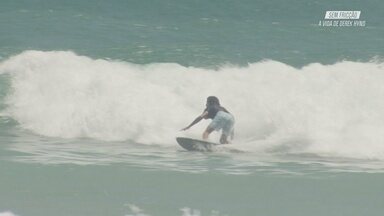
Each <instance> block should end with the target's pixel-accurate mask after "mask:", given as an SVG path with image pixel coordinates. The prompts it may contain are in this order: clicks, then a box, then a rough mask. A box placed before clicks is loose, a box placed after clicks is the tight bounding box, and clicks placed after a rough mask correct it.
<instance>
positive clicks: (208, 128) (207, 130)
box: [203, 127, 213, 140]
mask: <svg viewBox="0 0 384 216" xmlns="http://www.w3.org/2000/svg"><path fill="white" fill-rule="evenodd" d="M212 131H213V129H212V128H210V127H207V129H205V131H204V133H203V139H204V140H206V139H208V136H209V134H210V133H212Z"/></svg>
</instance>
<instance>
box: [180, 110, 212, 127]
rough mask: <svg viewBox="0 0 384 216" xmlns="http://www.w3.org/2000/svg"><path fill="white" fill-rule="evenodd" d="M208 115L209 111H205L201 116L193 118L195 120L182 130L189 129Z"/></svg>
mask: <svg viewBox="0 0 384 216" xmlns="http://www.w3.org/2000/svg"><path fill="white" fill-rule="evenodd" d="M207 115H208V112H207V111H205V112H204V113H203V114H201V115H200V116H198V117H197V118H196V119H195V120H193V122H192V123H191V124H189V125H188V126H187V127H185V128H183V129H181V130H188V129H189V128H191V127H192V126H193V125H195V124H197V123H198V122H200V121H201V119H203V118H205V117H206V116H207Z"/></svg>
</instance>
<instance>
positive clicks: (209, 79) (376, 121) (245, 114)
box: [0, 51, 384, 159]
mask: <svg viewBox="0 0 384 216" xmlns="http://www.w3.org/2000/svg"><path fill="white" fill-rule="evenodd" d="M383 66H384V65H383V63H380V62H365V63H364V62H350V61H343V62H338V63H335V64H333V65H322V64H319V63H313V64H309V65H307V66H305V67H303V68H294V67H291V66H289V65H286V64H284V63H281V62H277V61H272V60H268V61H263V62H257V63H252V64H250V65H248V66H247V67H236V66H223V67H221V68H219V69H217V70H211V69H205V68H194V67H184V66H181V65H178V64H173V63H156V64H148V65H135V64H131V63H128V62H120V61H111V60H102V59H96V60H95V59H91V58H89V57H86V56H79V55H77V54H75V53H73V52H67V51H50V52H43V51H25V52H23V53H21V54H18V55H16V56H14V57H11V58H9V59H7V60H5V61H3V62H2V63H1V64H0V73H1V74H4V73H7V74H9V76H10V82H11V90H10V91H9V93H8V95H7V97H6V102H5V103H6V105H7V110H6V112H7V113H9V115H10V116H11V117H12V118H13V119H15V120H16V121H17V122H18V123H19V124H20V126H21V127H22V128H25V129H28V130H31V131H33V132H34V133H37V134H40V135H44V136H51V137H62V138H80V137H88V138H93V139H99V140H117V141H118V140H127V139H129V140H133V141H135V142H137V143H143V144H158V145H174V143H175V141H174V137H175V136H180V132H178V130H179V129H180V128H182V127H183V126H185V125H186V124H188V123H189V122H190V121H191V120H192V119H193V118H194V117H196V116H197V115H198V114H200V113H201V112H202V109H203V108H204V102H205V98H206V97H207V96H209V95H216V96H218V97H219V98H220V99H221V101H222V104H223V105H224V106H225V107H226V108H227V109H228V110H230V111H231V112H232V113H234V115H235V117H236V120H237V123H236V131H237V136H236V137H237V140H238V141H237V142H238V143H240V144H244V145H242V147H240V145H239V148H245V149H246V150H247V151H252V152H268V151H274V150H276V149H277V150H278V151H283V152H284V151H288V152H289V153H299V154H300V153H311V154H318V155H326V156H336V157H351V158H364V159H384V145H383V143H384V113H383V110H384V102H383V101H384V100H383V99H384V88H383V87H382V80H383V79H384V73H383V72H384V69H383V68H384V67H383ZM207 123H208V122H203V123H200V124H199V125H196V126H195V127H194V128H192V129H191V130H190V131H187V132H184V134H182V135H184V136H192V137H200V133H201V131H202V130H204V128H205V127H206V126H207ZM215 136H216V135H213V137H215ZM271 149H272V150H271ZM279 149H280V150H279Z"/></svg>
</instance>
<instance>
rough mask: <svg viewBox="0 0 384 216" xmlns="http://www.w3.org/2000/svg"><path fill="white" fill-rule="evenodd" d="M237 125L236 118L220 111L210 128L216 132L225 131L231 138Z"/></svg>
mask: <svg viewBox="0 0 384 216" xmlns="http://www.w3.org/2000/svg"><path fill="white" fill-rule="evenodd" d="M234 125H235V118H234V117H233V115H232V114H230V113H227V112H224V111H219V112H218V113H217V114H216V116H215V118H213V120H212V122H211V123H210V124H209V126H208V127H209V128H212V129H214V130H216V131H219V130H221V129H222V130H223V131H222V132H223V134H224V135H226V136H230V135H232V133H233V130H234Z"/></svg>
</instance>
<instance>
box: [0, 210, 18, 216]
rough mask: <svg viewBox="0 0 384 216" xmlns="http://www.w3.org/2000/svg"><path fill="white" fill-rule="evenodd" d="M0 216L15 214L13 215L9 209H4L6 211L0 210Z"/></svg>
mask: <svg viewBox="0 0 384 216" xmlns="http://www.w3.org/2000/svg"><path fill="white" fill-rule="evenodd" d="M0 216H17V215H15V214H14V213H12V212H10V211H6V212H0Z"/></svg>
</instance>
